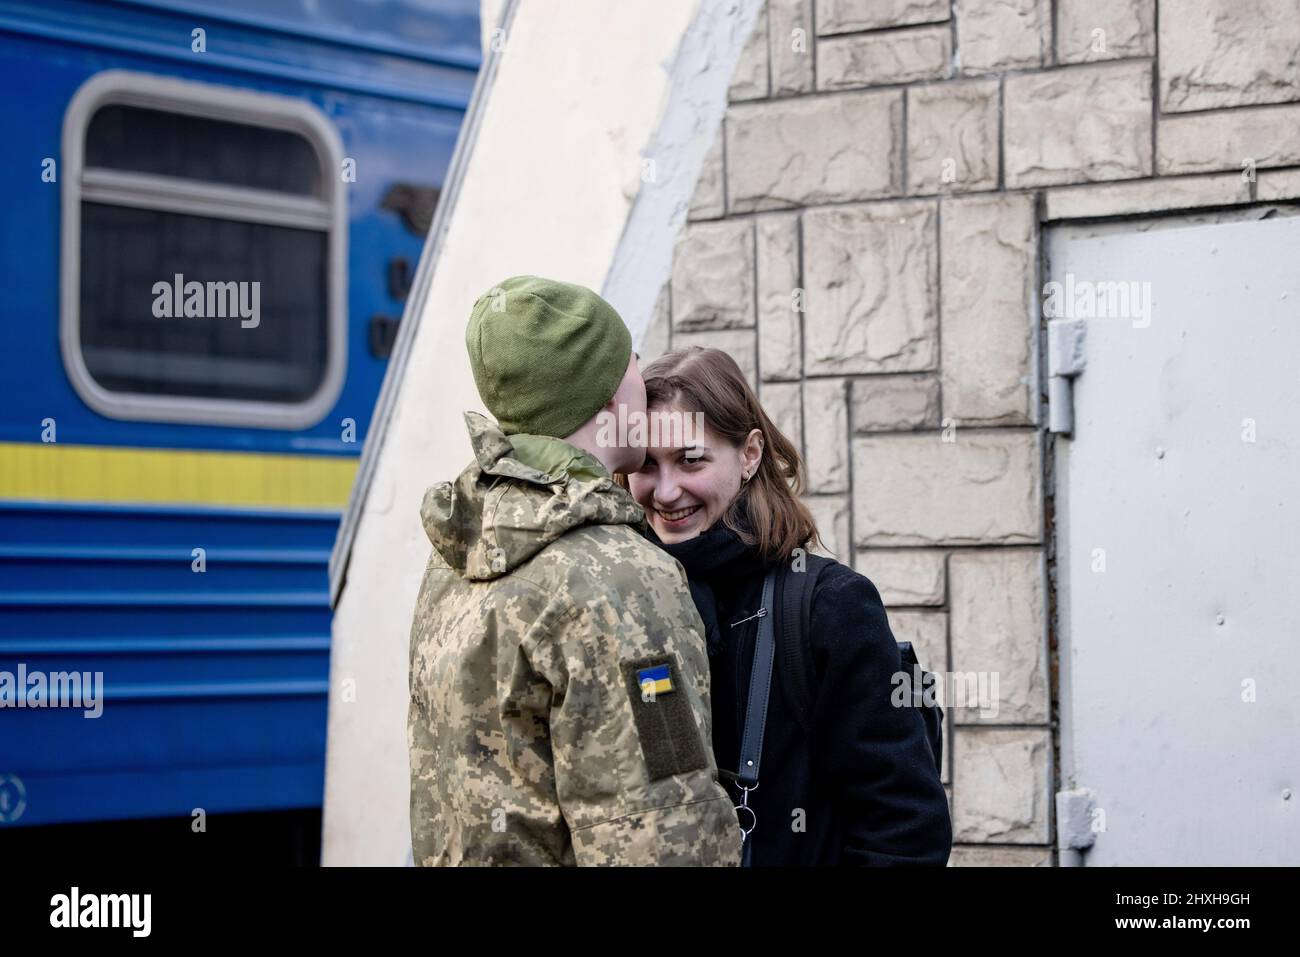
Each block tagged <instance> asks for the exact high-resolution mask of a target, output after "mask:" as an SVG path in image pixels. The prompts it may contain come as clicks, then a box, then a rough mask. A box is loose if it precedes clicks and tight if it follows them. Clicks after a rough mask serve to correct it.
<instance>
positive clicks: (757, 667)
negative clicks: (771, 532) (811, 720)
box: [727, 568, 777, 867]
mask: <svg viewBox="0 0 1300 957" xmlns="http://www.w3.org/2000/svg"><path fill="white" fill-rule="evenodd" d="M776 575H777V569H776V568H772V569H771V570H770V571H768V573H767V575H765V576H764V577H763V598H762V604H761V605H760V606H759V609H758V613H757V617H758V640H757V641H755V642H754V668H753V670H752V671H751V672H750V675H749V699H748V701H747V702H746V704H745V729H744V731H743V733H742V734H741V738H740V768H739V770H738V771H737V772H736V774H735V775H727V776H728V777H729V778H731V779H732V780H733V781H735V783H736V786H737V787H739V788H740V803H739V804H737V805H736V814H737V815H738V816H739V815H740V814H741V813H742V812H743V813H747V814H748V815H749V818H748V821H747V822H746V820H744V819H743V818H742V819H741V822H740V832H741V838H742V841H743V843H742V850H741V859H740V863H741V866H742V867H749V866H750V864H751V863H752V860H753V851H754V842H753V841H751V840H750V839H749V836H750V834H752V833H753V831H754V828H755V826H756V825H757V824H758V815H756V814H755V813H754V809H753V808H752V807H750V806H749V792H750V791H753V790H754V789H756V788H757V787H758V773H759V769H760V768H761V766H762V763H763V729H764V728H765V727H766V725H767V702H768V696H769V695H770V693H771V691H772V664H773V661H774V660H775V658H776V629H775V627H773V623H772V622H773V619H774V618H775V617H776V616H775V614H773V611H772V599H773V598H774V596H775V595H776ZM746 823H748V825H749V826H748V827H746V826H745V825H746Z"/></svg>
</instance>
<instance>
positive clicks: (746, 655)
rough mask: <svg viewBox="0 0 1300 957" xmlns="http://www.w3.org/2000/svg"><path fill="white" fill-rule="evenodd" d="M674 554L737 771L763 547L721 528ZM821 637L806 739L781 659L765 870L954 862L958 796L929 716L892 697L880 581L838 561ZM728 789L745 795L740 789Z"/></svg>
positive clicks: (757, 834) (763, 788) (762, 779)
mask: <svg viewBox="0 0 1300 957" xmlns="http://www.w3.org/2000/svg"><path fill="white" fill-rule="evenodd" d="M656 541H657V539H656ZM661 547H663V548H665V549H666V550H667V551H668V552H669V553H670V554H672V555H673V556H674V557H675V558H677V559H678V561H680V562H681V563H682V565H683V567H684V568H685V569H686V574H687V577H688V578H689V579H690V583H691V593H692V596H693V597H694V598H695V604H696V607H697V608H698V609H699V611H700V617H701V618H703V619H704V625H705V631H706V633H707V639H708V646H709V673H710V679H711V686H712V714H713V752H714V756H715V757H716V759H717V762H718V767H719V768H723V769H726V770H730V771H735V770H736V766H737V762H738V754H739V751H740V737H741V732H742V728H743V723H744V715H745V704H746V699H747V698H748V694H749V677H750V672H751V670H752V668H753V660H754V643H755V640H756V638H757V636H758V619H757V618H750V616H751V615H753V614H754V613H755V612H756V611H757V610H758V608H759V605H760V603H761V600H762V588H763V575H764V571H765V569H764V566H763V563H762V562H761V560H760V558H759V555H758V552H757V550H756V549H754V548H752V547H749V546H747V545H745V544H744V543H743V542H742V541H740V539H739V537H738V536H737V535H736V534H735V533H734V532H732V531H731V530H729V529H728V528H726V527H725V526H724V525H722V524H721V523H719V524H717V525H714V527H713V528H711V529H710V530H708V531H706V532H704V533H703V534H702V535H700V536H698V537H696V538H694V539H690V540H689V541H685V542H681V543H679V544H676V545H662V544H661ZM747 618H749V620H748V621H744V622H743V623H741V624H736V625H735V626H734V627H733V623H735V622H740V621H741V620H742V619H747ZM776 621H778V622H779V621H780V618H779V617H778V618H776ZM811 632H812V633H811V634H810V635H809V639H810V643H811V646H812V654H813V670H814V674H813V676H812V678H811V681H812V684H813V689H814V697H813V705H812V709H811V712H810V717H809V732H808V736H807V737H805V734H804V732H803V731H802V730H801V729H800V728H799V726H798V725H797V723H796V722H795V721H794V719H793V717H792V716H791V714H792V712H791V707H790V698H789V694H790V692H789V690H788V689H787V688H786V687H785V686H784V684H783V682H782V673H781V668H780V661H781V658H780V655H778V656H777V658H776V661H775V665H774V670H773V675H772V691H771V695H770V698H769V704H768V715H767V723H766V727H765V732H764V740H763V759H762V769H761V772H760V775H759V785H758V789H757V790H755V791H753V792H751V793H750V795H749V805H750V807H751V808H753V809H754V812H755V814H756V816H757V824H756V826H755V829H754V832H753V834H752V835H751V837H750V839H751V840H752V841H753V842H754V846H753V865H754V866H756V867H761V866H764V865H818V866H828V865H853V866H887V865H899V864H927V865H943V864H946V863H947V861H948V854H949V851H950V850H951V849H952V821H951V819H950V817H949V812H948V801H947V799H946V797H945V795H944V791H943V785H942V784H941V783H940V781H939V774H938V772H937V771H936V770H935V765H934V758H933V757H932V756H931V753H930V746H929V743H928V741H927V740H926V734H925V725H924V722H923V720H922V717H921V714H920V712H919V711H918V710H917V709H916V708H911V707H906V708H896V707H894V706H893V705H892V704H891V703H890V696H891V694H892V692H893V691H894V685H893V684H891V682H890V676H891V675H893V674H894V673H895V672H897V671H898V670H899V658H898V644H897V642H896V641H895V639H894V636H893V634H892V633H891V632H890V630H889V622H888V620H887V618H886V615H885V606H884V604H883V603H882V602H881V600H880V594H879V592H877V590H876V587H875V585H873V584H872V583H871V581H870V580H869V579H867V578H866V577H864V576H862V575H859V574H858V573H857V572H855V571H853V570H852V569H851V568H848V567H846V566H844V565H842V564H840V563H839V562H834V563H832V564H830V565H828V566H827V567H826V568H825V569H824V570H823V571H822V573H821V575H820V576H819V578H818V579H817V585H816V588H815V589H814V591H813V596H812V627H811ZM922 664H923V665H925V664H928V663H927V662H922ZM729 790H730V791H731V793H732V796H733V797H737V798H738V797H739V792H738V791H737V790H736V787H735V785H734V784H733V785H730V786H729ZM737 803H739V801H737ZM744 823H748V816H746V819H745V822H744ZM801 824H802V827H803V829H802V830H800V829H799V828H800V825H801Z"/></svg>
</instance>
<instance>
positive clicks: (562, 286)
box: [465, 276, 632, 439]
mask: <svg viewBox="0 0 1300 957" xmlns="http://www.w3.org/2000/svg"><path fill="white" fill-rule="evenodd" d="M465 345H466V347H467V348H468V349H469V364H470V368H472V369H473V370H474V384H475V385H476V386H477V387H478V394H479V397H480V398H482V400H483V404H484V405H486V406H487V408H488V411H489V412H491V413H492V414H493V415H494V416H495V417H496V420H497V422H498V423H499V424H500V426H501V431H503V432H504V433H505V434H506V435H513V434H515V433H518V432H528V433H532V434H534V435H551V436H555V437H556V438H561V439H562V438H564V437H565V436H566V435H572V434H573V433H574V432H576V431H577V430H578V427H579V426H581V425H582V424H583V423H584V422H586V421H587V420H588V419H590V418H591V417H592V416H594V415H595V414H596V413H597V412H599V411H600V408H601V406H603V405H604V404H605V403H606V402H608V401H609V400H610V398H611V397H612V396H613V395H614V393H615V392H616V391H618V387H619V384H620V383H621V382H622V381H623V376H624V375H625V374H626V372H627V364H628V360H629V359H630V358H631V357H632V335H631V333H629V332H628V331H627V326H625V325H624V324H623V320H622V319H621V318H620V317H619V314H618V313H617V312H615V311H614V307H613V306H611V305H610V304H609V303H607V302H606V301H605V300H604V299H602V298H600V296H598V295H596V294H595V293H594V292H592V291H591V290H590V289H587V288H586V287H584V286H575V285H572V284H570V283H567V282H556V281H555V280H553V279H541V278H539V277H537V276H513V277H511V278H510V279H507V280H505V281H504V282H501V283H498V284H497V285H496V286H494V287H493V288H492V289H490V290H488V291H487V292H485V293H484V294H483V295H482V296H480V297H479V299H478V301H477V302H476V303H474V309H473V311H472V312H471V313H470V316H469V327H468V328H467V329H466V330H465Z"/></svg>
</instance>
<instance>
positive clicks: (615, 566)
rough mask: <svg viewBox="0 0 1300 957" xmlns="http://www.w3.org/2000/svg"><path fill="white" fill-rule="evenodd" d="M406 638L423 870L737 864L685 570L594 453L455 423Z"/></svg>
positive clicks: (430, 513) (432, 495) (416, 835)
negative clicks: (455, 455) (461, 435)
mask: <svg viewBox="0 0 1300 957" xmlns="http://www.w3.org/2000/svg"><path fill="white" fill-rule="evenodd" d="M465 418H466V422H467V424H468V426H469V432H470V439H471V442H472V444H473V447H474V455H475V461H474V462H473V463H472V464H471V465H470V466H469V467H468V468H466V469H465V471H464V472H462V473H461V475H460V477H459V478H458V479H457V480H456V481H455V482H454V483H450V482H445V483H443V484H441V485H436V486H434V487H432V488H430V489H429V490H428V492H427V493H425V498H424V503H423V506H422V508H421V517H422V519H423V521H424V528H425V531H426V532H427V534H428V536H429V540H430V541H431V542H432V543H433V552H432V554H431V556H430V558H429V563H428V567H427V569H426V571H425V576H424V582H423V585H422V587H421V589H420V595H419V599H418V600H417V603H416V609H415V619H414V622H413V623H412V626H411V672H410V690H411V701H410V708H409V712H408V723H407V731H408V745H409V747H410V756H411V844H412V849H413V852H414V857H415V862H416V863H417V864H419V865H459V864H522V865H547V864H567V865H573V864H580V865H587V864H709V865H734V864H737V863H739V859H740V830H739V827H738V824H737V820H736V814H735V811H734V810H733V808H732V802H731V800H730V798H729V797H728V796H727V792H726V791H725V790H724V789H723V787H722V786H721V785H720V784H719V783H718V780H717V769H716V765H715V763H714V758H713V749H712V747H711V728H710V720H711V718H710V710H709V700H708V693H709V686H708V682H709V678H708V658H707V655H706V653H705V648H704V639H703V627H702V625H701V622H700V619H699V615H698V613H697V612H696V610H695V605H694V603H693V602H692V601H691V597H690V592H689V591H688V586H687V583H686V577H685V573H684V572H683V571H682V569H681V566H680V565H678V564H677V562H676V561H675V560H674V559H673V558H671V557H670V556H668V555H667V554H666V553H665V552H663V551H662V550H660V549H658V548H656V547H655V546H654V545H653V544H651V543H650V542H648V541H647V540H646V539H645V538H643V537H642V535H641V529H642V528H643V527H644V525H643V523H644V520H645V519H644V513H643V512H642V511H641V508H640V506H638V505H637V504H636V503H635V502H634V501H633V500H632V498H631V496H629V495H628V494H627V492H625V491H624V490H623V489H622V488H620V487H619V486H618V485H616V484H615V483H614V482H613V481H612V480H611V478H610V476H609V474H608V472H606V471H605V469H604V467H603V466H602V465H601V464H600V462H599V461H597V460H596V459H595V458H594V457H592V456H591V455H589V454H587V453H586V452H583V451H581V450H579V449H577V448H575V447H574V446H572V445H569V444H568V443H566V442H562V441H560V440H558V439H552V438H548V437H543V436H527V435H515V436H511V437H509V438H507V437H506V436H505V435H504V434H503V433H502V432H501V431H500V430H499V429H498V428H497V427H496V426H495V424H493V423H492V422H491V421H490V420H488V419H486V418H485V417H483V416H481V415H478V414H476V413H472V412H471V413H466V416H465Z"/></svg>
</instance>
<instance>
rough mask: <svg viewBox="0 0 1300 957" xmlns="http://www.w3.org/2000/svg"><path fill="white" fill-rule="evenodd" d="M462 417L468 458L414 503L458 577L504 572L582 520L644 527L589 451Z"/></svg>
mask: <svg viewBox="0 0 1300 957" xmlns="http://www.w3.org/2000/svg"><path fill="white" fill-rule="evenodd" d="M465 424H466V427H467V428H468V429H469V437H470V444H471V445H472V446H473V449H474V461H473V462H472V463H470V465H469V466H468V467H466V469H465V470H464V471H463V472H462V473H461V474H460V476H459V477H458V478H457V479H456V481H455V482H443V483H441V484H439V485H435V486H433V487H432V488H430V489H429V490H428V491H427V492H426V493H425V496H424V503H423V505H422V506H421V508H420V518H421V519H422V521H423V523H424V531H425V534H427V535H428V536H429V541H430V542H431V543H432V544H433V547H434V549H435V550H436V551H437V552H438V554H439V555H441V556H442V558H443V560H444V561H445V562H446V563H447V564H448V566H450V567H451V568H452V569H454V570H455V571H456V572H457V573H458V574H459V575H460V576H461V577H462V578H464V579H467V580H469V581H490V580H491V579H494V578H498V577H500V576H502V575H505V574H508V573H509V572H510V571H511V570H513V569H515V568H517V567H518V566H519V565H522V564H523V563H524V562H526V561H528V560H529V559H530V558H532V557H533V556H534V555H536V554H537V553H538V552H540V551H541V550H542V549H543V548H545V547H546V546H547V545H549V544H550V543H551V542H554V541H555V540H556V539H558V538H560V537H561V536H563V535H564V534H565V533H567V532H569V531H570V530H572V529H574V528H578V527H579V526H582V525H631V526H633V527H634V528H636V529H637V531H640V532H644V531H645V513H644V511H642V509H641V506H639V505H637V504H636V502H635V501H633V499H632V497H631V495H629V494H628V493H627V491H626V490H625V489H623V488H622V487H620V486H619V485H618V484H616V483H615V482H614V480H613V479H612V478H611V477H610V474H609V472H608V471H606V469H605V467H604V466H603V465H601V463H600V462H599V461H598V460H597V459H596V458H595V457H594V456H592V455H590V454H589V453H587V452H584V451H582V450H581V449H579V448H576V447H575V446H572V445H570V444H569V443H567V442H564V441H563V440H561V439H556V438H552V437H550V436H543V435H526V434H520V435H511V436H507V435H505V434H504V433H503V432H502V431H501V430H500V428H498V427H497V425H496V424H495V423H493V422H492V421H491V420H489V419H488V418H486V417H485V416H482V415H479V414H478V413H477V412H466V413H465ZM503 479H505V480H506V481H503ZM511 479H513V480H514V481H509V480H511Z"/></svg>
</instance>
